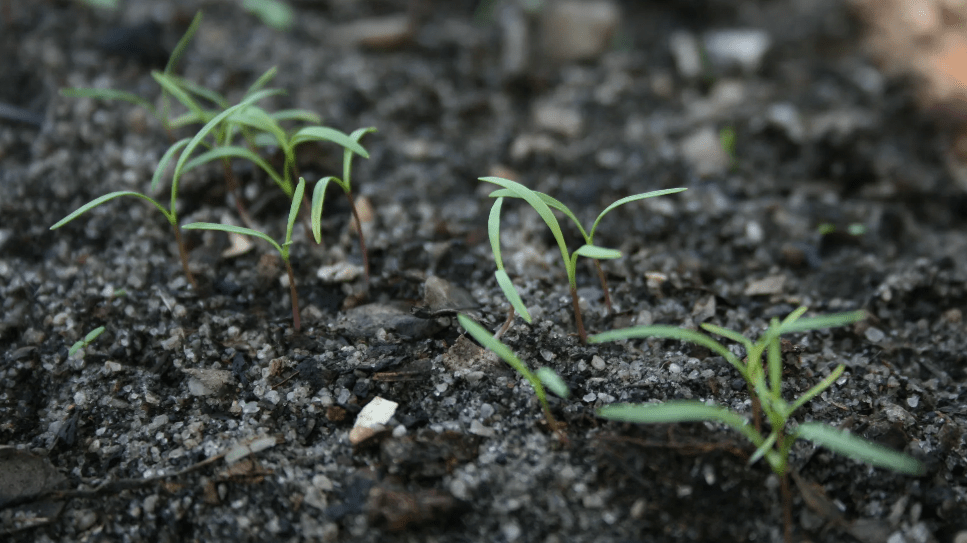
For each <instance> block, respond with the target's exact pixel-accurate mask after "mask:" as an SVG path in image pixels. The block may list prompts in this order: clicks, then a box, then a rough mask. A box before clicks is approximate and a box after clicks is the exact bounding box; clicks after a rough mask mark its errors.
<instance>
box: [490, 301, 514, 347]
mask: <svg viewBox="0 0 967 543" xmlns="http://www.w3.org/2000/svg"><path fill="white" fill-rule="evenodd" d="M516 314H517V312H516V311H514V306H510V311H508V312H507V320H505V321H504V324H503V326H501V327H500V329H499V330H497V333H496V334H494V339H500V337H501V336H503V335H504V334H506V333H507V330H510V325H511V324H514V316H515V315H516Z"/></svg>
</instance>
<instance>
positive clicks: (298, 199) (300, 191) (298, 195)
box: [285, 177, 306, 245]
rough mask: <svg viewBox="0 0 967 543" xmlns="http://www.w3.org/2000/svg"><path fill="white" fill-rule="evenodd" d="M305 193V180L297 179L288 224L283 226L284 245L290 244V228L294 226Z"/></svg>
mask: <svg viewBox="0 0 967 543" xmlns="http://www.w3.org/2000/svg"><path fill="white" fill-rule="evenodd" d="M305 192H306V180H305V179H303V178H301V177H300V178H299V184H298V185H296V187H295V194H293V195H292V205H291V206H289V222H288V224H286V226H285V243H286V245H288V244H290V243H292V227H293V226H294V225H295V219H296V217H298V216H299V210H300V209H301V206H302V196H303V195H304V194H305Z"/></svg>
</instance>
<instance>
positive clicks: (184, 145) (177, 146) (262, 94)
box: [50, 90, 277, 288]
mask: <svg viewBox="0 0 967 543" xmlns="http://www.w3.org/2000/svg"><path fill="white" fill-rule="evenodd" d="M273 94H277V91H273V90H261V91H256V92H254V93H252V94H251V95H250V96H248V97H247V98H245V99H244V100H242V102H241V103H239V104H237V105H235V106H232V107H230V108H228V109H226V110H225V111H223V112H222V113H220V114H218V115H216V116H215V117H214V118H213V119H212V120H211V121H209V122H208V124H206V125H205V126H204V127H203V128H202V129H201V130H200V131H199V132H198V133H197V134H196V135H195V137H194V138H191V139H188V138H185V139H182V140H179V141H177V142H175V143H174V144H173V145H172V146H171V147H169V148H168V150H167V151H166V152H165V154H164V155H163V156H162V157H161V161H160V162H159V163H158V167H157V168H155V173H154V177H153V179H152V180H151V187H152V189H154V188H156V187H157V186H158V184H159V183H160V180H161V176H162V175H163V174H164V172H165V170H166V169H167V167H168V164H169V163H170V162H171V161H172V160H173V159H174V157H175V155H177V154H178V153H181V154H180V156H179V157H178V163H177V165H176V166H175V173H174V176H173V178H172V181H171V201H170V204H169V206H168V207H167V208H165V207H164V206H163V205H161V204H160V203H159V202H158V201H156V200H155V199H154V198H151V197H150V196H147V195H145V194H141V193H140V192H133V191H117V192H111V193H108V194H105V195H104V196H101V197H99V198H95V199H94V200H91V201H90V202H88V203H86V204H84V205H83V206H81V207H80V208H78V209H76V210H75V211H74V212H73V213H71V214H70V215H68V216H66V217H64V218H63V219H61V220H60V221H58V222H57V223H56V224H54V225H53V226H51V227H50V229H51V230H56V229H57V228H60V227H61V226H64V225H65V224H67V223H69V222H71V221H72V220H74V219H76V218H77V217H78V216H80V215H82V214H84V213H85V212H87V211H88V210H90V209H93V208H95V207H97V206H99V205H101V204H103V203H104V202H108V201H110V200H113V199H115V198H119V197H121V196H135V197H137V198H141V199H142V200H145V201H146V202H148V203H150V204H151V205H153V206H155V207H156V208H158V211H161V213H162V215H164V216H165V219H167V220H168V222H169V223H170V224H171V227H172V229H173V230H174V233H175V242H176V243H177V244H178V252H179V254H180V256H181V266H182V268H183V269H184V271H185V276H186V277H187V278H188V281H189V282H190V283H191V285H192V287H195V288H197V287H198V284H197V283H196V282H195V278H194V276H193V275H192V273H191V270H190V269H189V267H188V251H187V250H186V249H185V243H184V240H183V239H182V237H181V228H179V226H178V212H177V202H178V181H179V179H180V178H181V175H182V174H183V173H184V172H185V171H187V170H189V169H191V168H192V167H194V166H197V165H198V164H199V163H198V162H197V161H196V162H193V163H188V161H187V159H188V156H189V154H190V153H191V151H192V150H194V149H195V148H197V147H198V145H199V144H200V141H201V139H202V138H204V137H205V136H206V135H207V134H208V132H210V131H211V130H212V129H214V127H215V126H217V125H218V124H219V123H221V122H222V121H223V120H224V119H225V118H227V117H229V116H230V115H232V114H234V113H235V112H236V111H239V110H242V109H244V108H246V107H248V106H250V105H251V104H253V103H255V102H257V101H259V100H261V99H263V98H266V97H267V96H271V95H273Z"/></svg>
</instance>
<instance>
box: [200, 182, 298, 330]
mask: <svg viewBox="0 0 967 543" xmlns="http://www.w3.org/2000/svg"><path fill="white" fill-rule="evenodd" d="M305 190H306V181H305V179H299V184H298V185H297V186H296V188H295V193H294V194H293V195H292V205H291V206H289V220H288V222H287V223H286V226H285V240H284V241H283V242H282V244H281V245H280V244H279V243H278V242H276V241H275V240H274V239H272V238H271V237H269V236H268V235H267V234H264V233H262V232H259V231H258V230H253V229H251V228H244V227H241V226H233V225H230V224H215V223H210V222H193V223H190V224H186V225H184V226H183V227H182V228H184V229H185V230H219V231H222V232H230V233H234V234H241V235H243V236H252V237H256V238H259V239H263V240H265V241H267V242H269V243H270V244H271V245H272V246H273V247H275V249H276V250H277V251H279V255H281V256H282V261H283V262H285V271H286V273H288V275H289V294H290V298H292V327H293V328H295V331H296V332H298V331H299V329H300V327H301V319H300V317H299V293H298V291H297V290H296V286H295V274H294V273H293V272H292V262H291V260H290V258H289V247H290V246H291V245H292V227H293V226H294V225H295V220H296V217H297V216H298V215H299V206H301V205H302V196H303V195H304V194H305Z"/></svg>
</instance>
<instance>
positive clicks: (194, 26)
mask: <svg viewBox="0 0 967 543" xmlns="http://www.w3.org/2000/svg"><path fill="white" fill-rule="evenodd" d="M201 19H202V12H200V11H199V12H198V13H196V14H195V18H194V19H192V21H191V24H190V25H188V30H186V31H185V33H184V35H183V36H181V39H180V40H178V43H177V44H176V45H175V48H174V49H173V50H172V51H171V56H170V57H168V63H167V64H166V65H165V73H166V74H167V73H171V72H173V71H174V69H175V66H176V65H177V64H178V62H179V61H180V60H181V57H182V56H184V54H185V50H187V49H188V44H189V43H191V39H192V37H194V35H195V32H197V31H198V27H199V26H201Z"/></svg>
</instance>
